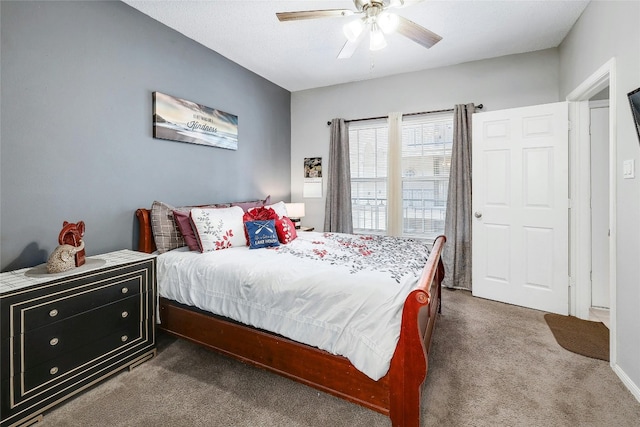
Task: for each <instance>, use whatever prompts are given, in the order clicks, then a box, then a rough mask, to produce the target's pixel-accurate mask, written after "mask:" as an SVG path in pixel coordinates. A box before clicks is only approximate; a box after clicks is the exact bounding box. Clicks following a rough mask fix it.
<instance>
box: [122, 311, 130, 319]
mask: <svg viewBox="0 0 640 427" xmlns="http://www.w3.org/2000/svg"><path fill="white" fill-rule="evenodd" d="M128 315H129V313H127V312H126V311H123V312H122V318H123V319H124V318H125V317H127V316H128Z"/></svg>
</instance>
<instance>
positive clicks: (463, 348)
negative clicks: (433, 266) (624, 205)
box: [43, 290, 640, 427]
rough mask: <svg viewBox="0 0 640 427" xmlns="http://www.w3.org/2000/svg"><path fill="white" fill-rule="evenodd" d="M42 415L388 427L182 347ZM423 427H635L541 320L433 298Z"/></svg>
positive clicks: (624, 397) (163, 345)
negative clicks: (435, 307)
mask: <svg viewBox="0 0 640 427" xmlns="http://www.w3.org/2000/svg"><path fill="white" fill-rule="evenodd" d="M158 347H159V348H158V349H159V352H158V356H157V357H156V358H155V359H153V360H150V361H149V362H146V363H144V364H143V365H141V366H140V367H138V368H136V369H134V370H133V371H132V372H123V373H122V374H119V375H117V376H116V377H114V378H111V379H109V380H107V381H106V382H104V383H102V384H101V385H99V386H97V387H95V388H93V389H92V390H90V391H88V392H86V393H84V394H82V395H81V396H79V397H77V398H75V399H73V400H71V401H68V402H66V403H65V404H63V405H62V406H60V407H59V408H57V409H55V410H53V411H51V412H50V413H48V414H45V417H44V424H43V427H53V426H69V427H74V426H78V427H88V426H121V427H129V426H144V427H147V426H148V427H151V426H163V427H164V426H169V427H173V426H181V427H182V426H187V427H188V426H247V427H249V426H251V427H253V426H265V427H271V426H273V427H283V426H301V427H302V426H313V427H338V426H345V427H347V426H348V427H351V426H362V427H365V426H366V427H369V426H385V427H388V426H390V422H389V420H388V419H387V418H386V417H384V416H382V415H380V414H378V413H375V412H372V411H370V410H367V409H364V408H362V407H360V406H357V405H354V404H351V403H347V402H345V401H342V400H340V399H337V398H334V397H332V396H329V395H327V394H324V393H321V392H318V391H316V390H314V389H311V388H309V387H306V386H304V385H301V384H297V383H295V382H293V381H290V380H287V379H285V378H282V377H279V376H277V375H275V374H271V373H268V372H266V371H262V370H260V369H257V368H253V367H250V366H247V365H244V364H242V363H239V362H236V361H233V360H230V359H228V358H226V357H223V356H220V355H217V354H215V353H212V352H209V351H207V350H204V349H202V348H200V347H198V346H195V345H193V344H190V343H187V342H184V341H182V340H175V339H173V338H168V337H164V338H162V339H160V340H159V346H158ZM422 398H423V425H424V426H438V427H440V426H451V427H454V426H455V427H461V426H474V427H484V426H491V427H495V426H527V427H529V426H545V427H546V426H571V427H574V426H603V427H605V426H617V427H626V426H637V425H638V420H640V403H639V402H638V401H637V400H636V399H635V398H634V397H633V395H631V393H630V392H629V391H628V390H627V389H626V388H625V387H624V386H623V384H622V382H621V381H620V380H619V378H618V377H617V376H616V375H615V374H614V372H613V371H612V370H611V368H610V367H609V364H608V363H607V362H604V361H601V360H596V359H591V358H586V357H583V356H580V355H577V354H574V353H571V352H568V351H566V350H565V349H563V348H562V347H560V346H559V345H558V344H557V343H556V341H555V339H554V337H553V335H552V333H551V331H550V330H549V328H548V327H547V325H546V323H545V321H544V313H542V312H539V311H534V310H528V309H524V308H520V307H515V306H510V305H506V304H501V303H497V302H492V301H487V300H482V299H478V298H473V297H472V296H471V295H470V294H469V293H468V292H465V291H450V290H444V291H443V307H442V314H441V315H440V318H439V324H438V325H437V327H436V333H435V336H434V342H433V347H432V352H431V355H430V361H429V373H428V376H427V380H426V383H425V385H424V388H423V397H422Z"/></svg>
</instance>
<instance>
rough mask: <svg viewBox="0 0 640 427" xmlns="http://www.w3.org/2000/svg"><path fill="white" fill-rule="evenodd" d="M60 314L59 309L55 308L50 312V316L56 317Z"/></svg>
mask: <svg viewBox="0 0 640 427" xmlns="http://www.w3.org/2000/svg"><path fill="white" fill-rule="evenodd" d="M57 315H58V310H56V309H55V308H54V309H53V310H51V311H50V312H49V317H56V316H57Z"/></svg>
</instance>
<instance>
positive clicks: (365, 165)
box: [349, 113, 453, 239]
mask: <svg viewBox="0 0 640 427" xmlns="http://www.w3.org/2000/svg"><path fill="white" fill-rule="evenodd" d="M452 141H453V114H452V113H445V114H425V115H419V116H411V117H406V116H405V117H404V118H403V122H402V143H401V147H400V150H401V166H400V169H401V170H399V171H390V172H389V171H388V167H387V166H388V162H387V159H388V154H389V152H388V150H389V130H388V125H387V123H386V121H385V122H380V121H376V122H373V121H365V122H358V123H352V124H351V125H350V127H349V147H350V158H351V198H352V205H353V228H354V232H356V233H374V234H385V233H386V231H387V226H388V223H387V221H390V220H391V221H393V215H392V214H391V213H390V212H387V205H388V200H387V197H389V198H391V197H399V198H401V200H402V213H401V214H400V213H398V215H401V218H399V219H398V220H399V221H402V234H403V235H404V236H408V237H419V238H428V239H433V238H435V237H436V236H438V235H439V234H443V233H444V219H445V212H446V206H447V188H448V184H449V170H450V165H451V147H452ZM388 173H396V174H400V175H401V177H402V192H401V194H387V174H388Z"/></svg>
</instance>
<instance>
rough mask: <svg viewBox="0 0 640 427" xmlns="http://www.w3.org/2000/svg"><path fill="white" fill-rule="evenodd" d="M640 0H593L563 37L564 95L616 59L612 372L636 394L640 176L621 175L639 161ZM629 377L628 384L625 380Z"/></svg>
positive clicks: (639, 392)
mask: <svg viewBox="0 0 640 427" xmlns="http://www.w3.org/2000/svg"><path fill="white" fill-rule="evenodd" d="M639 22H640V2H637V1H634V2H622V1H615V2H614V1H608V2H601V1H592V2H591V3H590V4H589V6H588V7H587V8H586V9H585V11H584V12H583V14H582V16H581V17H580V19H579V20H578V22H577V23H576V25H575V26H574V27H573V28H572V30H571V32H570V33H569V34H568V36H567V37H566V38H565V40H564V41H563V42H562V44H561V45H560V48H559V52H560V91H561V95H562V97H563V98H564V97H565V96H566V95H568V94H569V93H570V92H571V91H573V90H574V89H575V88H576V87H578V86H579V85H580V84H581V83H582V82H583V81H584V80H586V79H587V78H588V77H589V76H591V75H592V74H593V73H594V72H596V71H597V70H598V69H599V68H600V67H601V66H602V65H603V64H605V63H606V62H607V61H608V60H609V59H611V58H613V57H615V58H616V75H615V80H616V93H615V99H616V119H617V120H616V122H617V127H616V133H617V138H616V140H617V141H616V142H617V155H616V162H617V172H618V173H617V179H616V180H617V183H616V191H617V199H616V203H617V215H616V225H617V245H616V252H617V265H616V266H615V268H616V277H617V280H616V345H617V348H616V354H617V360H616V361H614V363H616V365H617V366H614V369H616V372H618V374H619V375H620V376H621V377H622V379H623V380H625V381H626V382H627V385H628V386H630V387H631V389H632V391H634V394H635V395H636V398H639V399H640V397H639V396H640V327H639V326H640V284H639V283H640V220H639V218H640V176H638V174H636V178H635V179H623V178H622V161H623V160H626V159H633V160H635V163H636V168H638V167H639V166H640V163H639V162H640V145H639V141H638V137H637V135H636V131H635V128H634V125H633V121H632V117H631V112H630V110H629V102H628V100H627V93H628V92H630V91H632V90H634V89H636V88H638V87H639V86H640V25H639ZM629 382H631V383H632V384H629Z"/></svg>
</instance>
